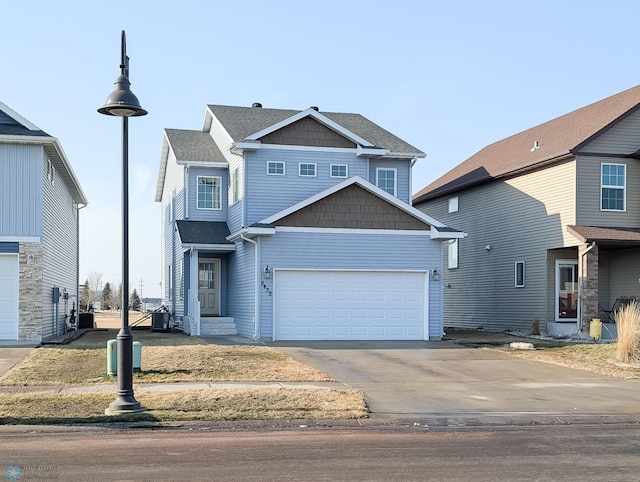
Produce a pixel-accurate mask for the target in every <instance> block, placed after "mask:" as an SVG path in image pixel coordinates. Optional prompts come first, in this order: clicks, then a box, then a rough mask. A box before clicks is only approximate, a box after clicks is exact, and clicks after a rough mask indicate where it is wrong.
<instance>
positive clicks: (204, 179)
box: [197, 176, 222, 209]
mask: <svg viewBox="0 0 640 482" xmlns="http://www.w3.org/2000/svg"><path fill="white" fill-rule="evenodd" d="M221 185H222V178H220V177H213V176H198V204H197V207H198V209H222V202H221V199H222V198H221V191H222V189H221Z"/></svg>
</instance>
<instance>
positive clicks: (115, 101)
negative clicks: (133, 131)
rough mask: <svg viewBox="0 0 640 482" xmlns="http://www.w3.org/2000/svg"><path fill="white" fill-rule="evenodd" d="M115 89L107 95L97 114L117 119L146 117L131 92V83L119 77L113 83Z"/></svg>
mask: <svg viewBox="0 0 640 482" xmlns="http://www.w3.org/2000/svg"><path fill="white" fill-rule="evenodd" d="M114 85H115V86H116V88H115V89H114V90H113V92H111V94H109V97H107V100H106V101H105V103H104V105H103V106H102V107H100V108H99V109H98V112H100V113H101V114H104V115H113V116H117V117H138V116H143V115H147V111H146V110H144V109H143V108H142V106H141V105H140V101H138V98H137V97H136V95H135V94H134V93H133V92H131V88H130V86H131V82H129V79H128V78H127V77H126V76H125V75H120V76H119V77H118V78H117V79H116V81H115V82H114Z"/></svg>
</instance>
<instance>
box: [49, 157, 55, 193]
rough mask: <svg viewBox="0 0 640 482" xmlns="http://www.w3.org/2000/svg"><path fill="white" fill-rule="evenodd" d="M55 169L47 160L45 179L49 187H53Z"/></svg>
mask: <svg viewBox="0 0 640 482" xmlns="http://www.w3.org/2000/svg"><path fill="white" fill-rule="evenodd" d="M55 178H56V168H55V167H54V166H53V163H52V162H51V159H47V179H49V181H50V182H51V185H52V186H53V185H55Z"/></svg>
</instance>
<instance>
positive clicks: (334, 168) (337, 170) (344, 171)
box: [330, 164, 349, 177]
mask: <svg viewBox="0 0 640 482" xmlns="http://www.w3.org/2000/svg"><path fill="white" fill-rule="evenodd" d="M330 169H331V174H330V175H331V177H347V175H348V174H349V168H348V166H347V165H346V164H331V167H330Z"/></svg>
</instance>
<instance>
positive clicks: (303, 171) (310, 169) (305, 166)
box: [298, 162, 316, 177]
mask: <svg viewBox="0 0 640 482" xmlns="http://www.w3.org/2000/svg"><path fill="white" fill-rule="evenodd" d="M298 175H299V176H307V177H315V175H316V165H315V164H313V163H310V162H301V163H300V164H298Z"/></svg>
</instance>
